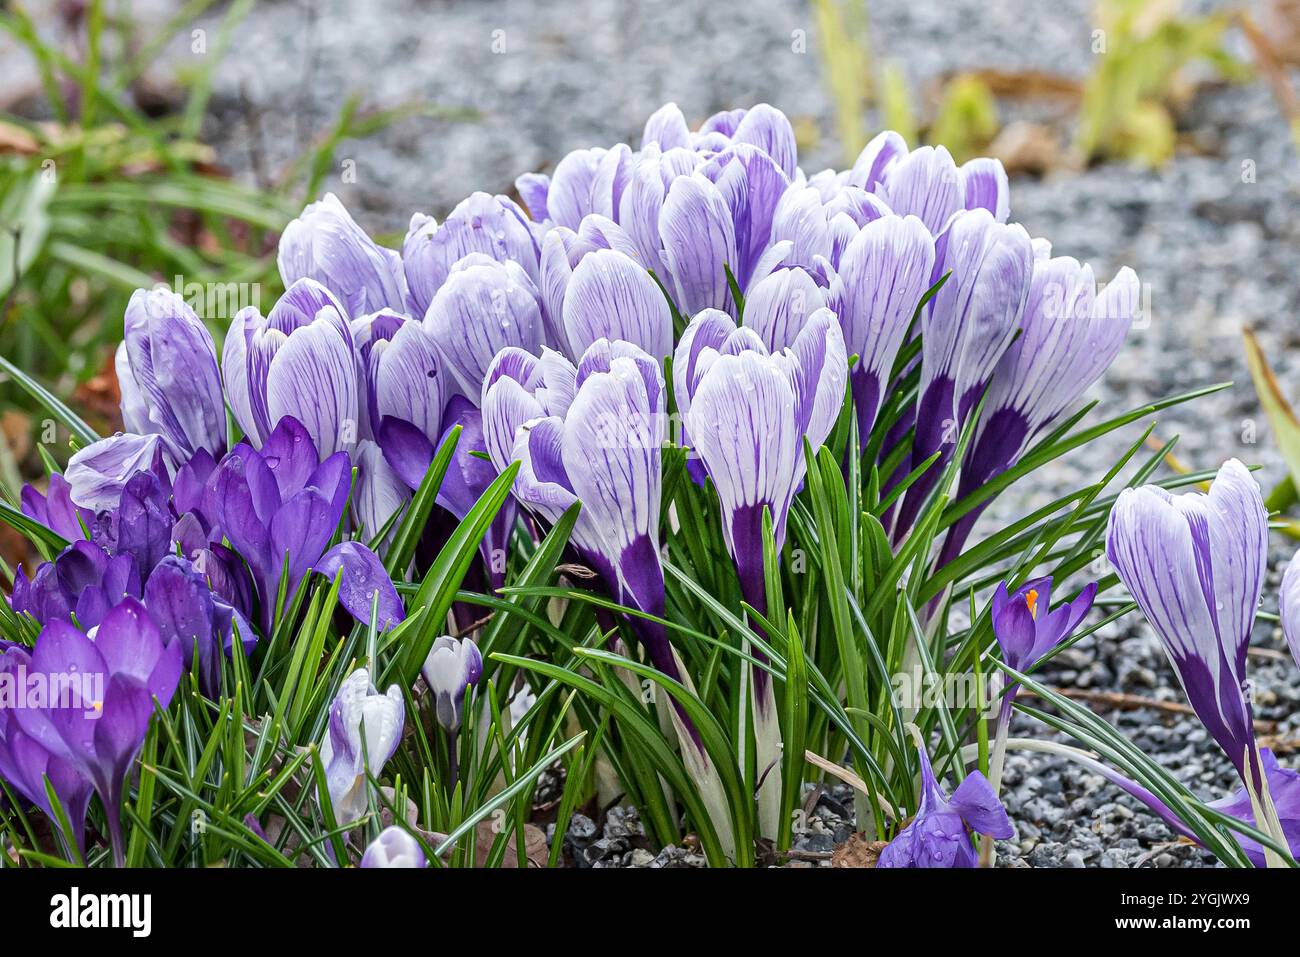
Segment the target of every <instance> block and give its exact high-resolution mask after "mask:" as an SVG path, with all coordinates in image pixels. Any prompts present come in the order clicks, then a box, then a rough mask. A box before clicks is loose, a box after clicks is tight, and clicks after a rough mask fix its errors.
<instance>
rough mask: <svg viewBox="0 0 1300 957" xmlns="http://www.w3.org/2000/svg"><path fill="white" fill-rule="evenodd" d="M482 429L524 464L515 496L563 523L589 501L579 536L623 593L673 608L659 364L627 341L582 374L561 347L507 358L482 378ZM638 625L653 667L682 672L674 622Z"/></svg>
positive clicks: (577, 541)
mask: <svg viewBox="0 0 1300 957" xmlns="http://www.w3.org/2000/svg"><path fill="white" fill-rule="evenodd" d="M483 389H484V391H483V432H484V438H485V444H486V446H487V450H488V453H489V455H490V456H491V459H492V464H493V465H495V466H496V468H497V469H498V470H504V469H505V468H506V467H508V466H509V465H510V463H511V462H514V461H518V462H520V463H521V467H520V469H519V472H518V476H517V478H516V480H515V486H514V494H515V497H516V498H517V499H518V500H519V501H520V502H521V503H522V504H523V505H524V506H525V507H526V508H528V509H530V510H531V511H533V512H534V513H536V514H537V515H539V516H541V517H542V518H543V519H545V520H546V521H547V522H550V523H554V522H556V521H558V520H559V518H560V516H561V515H563V514H564V512H565V511H566V510H567V509H568V508H569V507H570V506H572V505H573V504H574V503H575V502H579V501H580V502H581V503H582V508H581V510H580V512H579V513H578V519H577V523H576V524H575V525H574V529H573V534H572V541H573V544H574V545H575V546H576V547H577V549H578V550H579V552H580V553H581V554H582V556H583V559H584V560H585V561H586V562H587V563H588V564H589V565H591V567H592V568H593V569H594V570H595V571H596V572H597V573H599V575H600V577H601V579H602V580H603V581H604V583H605V585H606V587H607V588H608V589H609V590H610V592H611V594H612V595H613V597H614V598H615V600H616V601H618V602H620V603H622V604H628V605H631V606H632V607H635V608H638V609H640V610H642V611H645V612H648V613H650V614H652V615H662V614H663V610H664V580H663V566H662V564H661V562H660V557H659V545H658V535H659V508H660V491H661V488H660V486H661V483H662V476H661V472H660V458H661V446H662V445H663V442H664V438H665V435H666V426H667V422H666V418H667V417H666V415H665V412H666V395H667V393H666V389H665V387H664V380H663V373H662V372H661V370H660V367H659V363H658V362H657V361H655V360H654V359H653V358H651V357H650V356H648V355H647V354H646V353H645V352H643V351H642V350H640V349H638V348H637V347H636V346H634V345H632V344H630V343H626V342H608V341H606V340H599V341H597V342H595V343H593V344H592V346H591V347H590V348H589V349H588V350H587V351H586V353H585V354H584V355H583V357H582V361H581V362H580V363H579V364H578V367H577V369H576V370H575V369H574V368H573V367H572V366H571V365H569V363H568V362H567V360H565V359H563V357H561V356H558V355H557V354H555V353H552V352H549V351H548V352H546V353H544V354H543V356H542V357H541V358H540V359H538V358H535V357H533V356H531V355H528V354H526V353H522V352H520V351H519V350H506V351H504V352H502V353H501V354H500V355H498V356H497V358H496V361H495V362H494V363H493V366H492V370H491V372H489V374H488V377H487V379H486V380H485V381H484V384H483ZM633 627H634V628H635V629H636V631H637V634H638V637H639V638H640V639H641V641H642V642H643V643H644V644H645V645H646V648H647V651H648V653H649V655H650V658H651V660H652V661H653V662H654V664H655V667H656V668H658V669H660V670H661V671H663V672H664V673H665V674H669V675H674V676H675V675H676V674H677V668H676V665H675V663H674V661H673V658H672V651H671V648H670V646H669V644H668V639H667V636H666V634H665V633H664V629H663V628H662V627H661V626H659V625H657V624H656V623H654V622H650V621H646V620H645V619H641V618H637V619H634V620H633Z"/></svg>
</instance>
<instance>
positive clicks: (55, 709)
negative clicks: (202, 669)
mask: <svg viewBox="0 0 1300 957" xmlns="http://www.w3.org/2000/svg"><path fill="white" fill-rule="evenodd" d="M181 667H182V655H181V649H180V645H179V644H178V643H173V644H166V643H165V642H164V641H163V640H162V637H161V635H160V634H159V632H158V626H157V625H155V624H154V622H153V620H152V619H151V618H150V617H149V615H148V613H147V612H146V611H145V609H144V606H143V605H141V604H140V603H139V602H137V601H136V600H135V599H133V598H128V599H126V600H125V601H123V602H122V603H121V604H120V605H118V606H117V607H116V608H114V609H113V610H112V611H110V612H109V613H108V614H107V615H106V616H105V617H104V620H103V621H101V622H100V624H99V626H98V628H96V629H95V635H94V638H93V640H92V639H91V638H89V637H87V636H86V635H85V634H83V633H82V632H81V631H80V630H79V629H77V628H76V627H74V626H73V625H72V624H70V623H68V622H65V621H54V622H51V623H49V624H48V625H46V626H45V627H44V628H43V629H42V630H41V634H40V637H39V638H38V639H37V640H36V646H35V647H34V648H33V649H32V657H31V672H30V675H29V678H30V677H31V676H38V675H39V676H40V678H41V679H42V680H43V681H44V682H45V686H46V687H47V688H52V687H58V688H61V689H62V690H63V693H61V694H60V695H58V696H55V697H54V698H53V699H51V698H46V699H45V701H44V702H43V703H42V705H41V706H40V707H34V706H33V707H23V708H19V709H17V710H16V712H15V714H14V718H15V719H16V720H17V723H18V727H19V728H20V729H21V730H22V732H23V734H24V735H26V736H27V737H28V738H30V739H32V740H33V741H35V742H36V744H38V745H39V746H40V747H41V748H42V749H43V750H44V751H45V752H47V754H48V755H51V756H53V757H54V758H57V759H58V760H60V761H62V762H64V763H66V764H67V765H68V766H70V767H72V768H74V769H75V770H76V771H77V772H78V773H79V774H80V775H81V776H82V777H84V778H85V779H86V780H88V781H89V782H90V783H91V785H92V786H93V787H94V789H95V792H96V793H97V794H98V795H99V798H100V800H101V801H102V802H103V804H104V814H105V818H106V820H107V823H108V831H109V838H110V841H111V843H112V846H113V858H114V861H115V862H116V863H117V865H118V866H121V865H122V864H123V863H124V859H125V852H126V848H125V846H124V843H123V840H122V820H121V811H122V796H123V793H124V787H125V783H126V776H127V773H128V772H129V771H130V769H131V766H132V765H133V764H134V763H135V759H136V757H137V756H138V755H139V754H140V748H141V747H142V746H143V744H144V738H145V734H146V733H147V732H148V730H149V719H150V718H151V717H152V716H153V712H154V703H155V702H157V703H158V705H160V706H161V707H163V708H166V707H167V706H168V704H170V703H171V699H172V695H173V693H174V692H175V691H176V684H177V681H178V680H179V678H180V673H181ZM69 676H74V678H73V680H69ZM75 676H79V678H78V677H75Z"/></svg>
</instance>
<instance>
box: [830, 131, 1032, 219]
mask: <svg viewBox="0 0 1300 957" xmlns="http://www.w3.org/2000/svg"><path fill="white" fill-rule="evenodd" d="M847 180H848V183H849V184H850V185H852V186H858V187H861V188H862V189H865V190H867V191H868V192H874V193H875V194H876V195H877V196H879V197H880V198H881V199H883V200H884V201H885V203H887V204H888V206H889V208H890V209H891V210H893V211H894V212H895V213H897V214H898V215H900V216H906V215H909V214H910V215H913V216H916V217H918V218H919V219H920V220H921V221H922V222H924V223H925V225H926V228H927V229H929V230H930V232H932V233H934V234H936V235H938V233H939V232H941V231H942V230H943V228H944V226H945V225H946V224H947V223H948V221H949V219H951V217H952V216H953V215H954V214H955V213H958V212H960V211H962V210H970V209H985V210H987V211H988V212H989V213H991V214H992V215H993V216H994V217H995V218H996V219H997V221H998V222H1000V223H1004V222H1006V221H1007V217H1008V215H1009V214H1010V212H1011V206H1010V190H1009V188H1008V184H1007V174H1006V170H1004V169H1003V168H1002V164H1001V163H1000V162H999V161H997V160H995V159H987V158H983V157H981V158H979V159H973V160H970V161H968V162H967V163H966V164H964V165H963V166H960V167H959V166H958V165H957V164H956V162H955V161H954V160H953V158H952V155H951V154H950V153H949V152H948V150H947V149H945V148H944V147H942V146H922V147H919V148H917V149H915V150H912V151H911V152H909V151H908V149H907V144H906V143H905V142H904V141H903V138H902V137H901V136H899V135H898V134H897V133H895V132H893V131H892V130H886V131H885V132H883V133H881V134H880V135H879V136H877V137H876V138H875V139H873V140H872V141H871V142H870V143H868V144H867V145H866V147H865V148H864V149H863V150H862V153H861V154H860V155H859V156H858V159H857V162H855V163H854V164H853V169H852V170H851V171H850V172H849V175H848V178H847Z"/></svg>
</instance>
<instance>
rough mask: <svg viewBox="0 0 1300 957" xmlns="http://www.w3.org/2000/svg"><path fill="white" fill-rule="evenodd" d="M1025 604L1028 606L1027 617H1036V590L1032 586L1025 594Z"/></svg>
mask: <svg viewBox="0 0 1300 957" xmlns="http://www.w3.org/2000/svg"><path fill="white" fill-rule="evenodd" d="M1025 604H1026V605H1028V606H1029V617H1030V618H1037V617H1038V592H1037V591H1035V590H1034V589H1032V588H1031V589H1029V593H1028V594H1026V595H1025Z"/></svg>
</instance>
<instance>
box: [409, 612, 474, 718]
mask: <svg viewBox="0 0 1300 957" xmlns="http://www.w3.org/2000/svg"><path fill="white" fill-rule="evenodd" d="M420 673H421V674H423V675H424V680H425V682H427V683H428V685H429V690H430V691H431V692H432V693H433V696H434V701H435V713H436V714H437V717H438V724H440V725H442V727H443V729H444V730H446V731H452V732H454V731H459V730H460V722H461V718H462V716H463V714H464V709H465V693H466V692H467V691H469V688H470V686H471V685H477V684H478V681H479V678H480V677H482V675H483V656H482V655H480V654H479V650H478V645H476V644H474V642H473V640H472V639H469V638H465V639H462V640H459V641H458V640H457V639H455V638H452V637H451V636H450V635H443V636H442V637H441V638H438V639H437V640H435V641H434V643H433V647H432V648H430V649H429V655H428V657H427V658H425V659H424V666H423V667H422V668H421V669H420Z"/></svg>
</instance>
